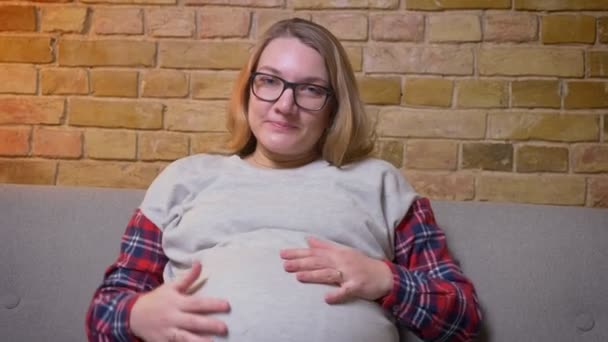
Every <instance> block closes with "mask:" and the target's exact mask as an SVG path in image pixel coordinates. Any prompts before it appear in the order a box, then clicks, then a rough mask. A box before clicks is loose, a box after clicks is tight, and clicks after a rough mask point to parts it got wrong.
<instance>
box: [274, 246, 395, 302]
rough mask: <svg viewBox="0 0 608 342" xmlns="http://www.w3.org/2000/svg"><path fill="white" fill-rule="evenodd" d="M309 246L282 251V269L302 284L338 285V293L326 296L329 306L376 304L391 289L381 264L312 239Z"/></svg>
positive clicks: (387, 270)
mask: <svg viewBox="0 0 608 342" xmlns="http://www.w3.org/2000/svg"><path fill="white" fill-rule="evenodd" d="M308 246H309V248H290V249H284V250H282V251H281V258H283V260H285V261H284V263H283V267H284V268H285V271H287V272H290V273H295V274H296V278H297V279H298V280H299V281H301V282H303V283H317V284H331V285H338V286H339V288H338V289H337V290H335V291H331V292H329V293H327V294H326V295H325V301H326V302H327V303H328V304H336V303H342V302H344V301H346V300H348V299H350V298H353V297H357V298H363V299H367V300H376V299H378V298H380V297H383V296H385V295H387V294H388V293H389V292H390V291H391V289H392V288H393V274H392V272H391V270H390V268H389V267H388V266H387V265H386V264H385V263H384V262H383V261H381V260H378V259H373V258H370V257H368V256H367V255H365V254H363V253H361V252H360V251H358V250H356V249H354V248H350V247H346V246H342V245H337V244H334V243H332V242H329V241H324V240H319V239H315V238H308Z"/></svg>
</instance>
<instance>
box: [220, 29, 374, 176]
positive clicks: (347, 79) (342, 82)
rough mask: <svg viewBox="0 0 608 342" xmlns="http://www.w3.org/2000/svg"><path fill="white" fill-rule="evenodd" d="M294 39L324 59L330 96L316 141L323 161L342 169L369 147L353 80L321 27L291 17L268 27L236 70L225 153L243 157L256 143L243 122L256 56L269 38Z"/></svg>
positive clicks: (340, 53) (370, 142)
mask: <svg viewBox="0 0 608 342" xmlns="http://www.w3.org/2000/svg"><path fill="white" fill-rule="evenodd" d="M280 37H294V38H297V39H299V40H300V41H301V42H302V43H303V44H306V45H308V46H310V47H311V48H313V49H315V50H316V51H318V52H319V54H320V55H321V56H322V57H323V59H324V60H325V65H326V68H327V72H328V75H329V82H330V85H331V88H332V89H333V92H334V96H333V99H332V100H331V101H329V102H328V104H327V105H328V106H330V123H329V127H328V128H327V130H326V132H325V133H324V135H323V136H322V137H321V139H320V141H319V148H320V152H321V156H322V158H323V159H325V160H326V161H328V162H329V163H331V164H333V165H335V166H342V165H345V164H348V163H350V162H354V161H357V160H360V159H363V158H365V157H366V156H368V155H369V154H370V153H371V151H372V150H373V147H374V138H375V136H374V135H373V132H372V130H371V128H370V124H369V120H368V118H367V115H366V114H365V109H364V107H363V104H362V102H361V99H360V97H359V91H358V89H357V83H356V79H355V76H354V73H353V70H352V68H351V65H350V62H349V60H348V57H347V55H346V51H345V50H344V48H343V47H342V45H341V44H340V42H339V41H338V39H337V38H336V37H335V36H334V35H333V34H332V33H331V32H329V31H328V30H327V29H326V28H324V27H322V26H320V25H318V24H315V23H313V22H310V21H307V20H303V19H299V18H294V19H287V20H282V21H279V22H277V23H275V24H274V25H272V26H271V27H270V28H269V29H268V30H267V31H266V32H265V33H264V35H263V36H262V38H261V39H260V41H259V42H258V43H257V44H256V46H255V47H254V49H253V52H252V54H251V57H250V58H249V61H248V63H247V64H246V65H245V66H244V67H243V68H242V69H241V72H240V74H239V76H238V78H237V81H236V84H235V86H234V89H233V92H232V96H231V99H230V104H229V108H228V122H227V126H228V131H229V133H230V139H229V141H228V143H227V149H226V150H225V151H224V152H225V153H230V154H238V155H240V156H247V155H249V154H251V153H253V151H254V150H255V146H256V143H257V142H256V138H255V136H254V135H253V133H252V132H251V129H250V127H249V124H248V122H247V110H248V108H247V107H248V103H249V97H250V90H249V85H250V84H249V79H250V75H251V73H252V72H254V71H255V69H256V68H257V64H258V61H259V59H260V55H261V54H262V52H263V51H264V48H266V46H267V45H268V43H270V42H271V41H272V40H273V39H276V38H280Z"/></svg>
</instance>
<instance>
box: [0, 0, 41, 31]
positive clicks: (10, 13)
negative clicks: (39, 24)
mask: <svg viewBox="0 0 608 342" xmlns="http://www.w3.org/2000/svg"><path fill="white" fill-rule="evenodd" d="M35 30H36V8H35V7H33V6H12V5H8V6H0V31H35Z"/></svg>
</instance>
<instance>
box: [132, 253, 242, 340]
mask: <svg viewBox="0 0 608 342" xmlns="http://www.w3.org/2000/svg"><path fill="white" fill-rule="evenodd" d="M201 269H202V266H201V264H200V263H198V262H195V263H194V264H193V265H192V268H191V269H190V270H189V271H188V272H187V273H186V274H185V276H184V277H183V278H181V279H178V280H176V281H173V282H169V283H165V284H163V285H161V286H159V287H158V288H156V289H154V290H152V291H150V292H148V293H145V294H143V295H141V296H140V297H139V298H138V299H137V300H136V301H135V304H134V305H133V308H132V309H131V316H130V321H129V324H130V327H131V331H133V333H134V334H135V335H136V336H138V337H140V338H141V339H143V340H144V341H147V342H156V341H163V342H164V341H173V342H176V341H211V336H218V335H219V336H222V335H226V334H227V333H228V328H227V327H226V324H225V323H224V322H222V321H220V320H218V319H216V318H212V317H209V316H208V314H211V313H220V312H228V311H230V304H228V302H227V301H225V300H221V299H216V298H208V297H199V296H192V295H189V294H188V289H189V288H190V286H192V284H194V282H195V281H196V279H197V278H198V277H199V275H200V273H201Z"/></svg>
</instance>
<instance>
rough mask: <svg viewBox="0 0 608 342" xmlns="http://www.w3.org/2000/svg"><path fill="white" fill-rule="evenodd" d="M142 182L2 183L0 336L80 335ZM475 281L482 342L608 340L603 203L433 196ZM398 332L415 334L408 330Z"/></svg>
mask: <svg viewBox="0 0 608 342" xmlns="http://www.w3.org/2000/svg"><path fill="white" fill-rule="evenodd" d="M142 196H143V191H140V190H124V189H123V190H118V189H98V188H65V187H44V186H18V185H0V231H1V232H2V235H1V237H0V260H2V262H0V274H1V275H2V276H0V300H1V302H0V304H1V306H0V336H2V340H3V341H38V340H46V341H58V342H59V341H62V342H64V341H83V340H85V339H86V338H85V335H84V315H85V311H86V308H87V305H88V302H89V300H90V298H91V296H92V294H93V292H94V290H95V288H96V287H97V286H98V284H99V283H100V281H101V277H102V274H103V271H104V270H105V268H106V267H107V266H108V265H109V264H110V263H111V262H112V261H113V260H114V259H115V258H116V256H117V253H118V247H119V242H120V236H121V235H122V233H123V231H124V228H125V225H126V223H127V221H128V219H129V217H130V215H131V214H132V212H133V210H134V209H135V208H136V207H137V205H138V204H139V202H140V201H141V199H142ZM433 206H434V208H435V213H436V216H437V219H438V222H439V224H440V225H441V226H442V227H443V228H444V230H445V231H446V234H447V236H448V242H449V245H450V247H451V250H452V251H453V254H454V256H455V257H456V258H457V259H458V260H459V261H460V262H461V264H462V267H463V269H464V271H465V273H466V274H467V275H468V276H469V277H470V278H471V279H472V280H473V282H474V283H475V285H476V288H477V291H478V295H479V299H480V301H481V304H482V307H483V311H484V316H485V324H484V329H483V336H482V338H481V339H480V340H482V341H496V342H511V341H552V342H561V341H564V342H566V341H567V342H571V341H589V342H591V341H598V342H599V341H602V342H604V341H608V295H606V289H607V288H608V285H607V284H608V210H604V209H590V208H573V207H555V206H540V205H520V204H498V203H478V202H440V201H435V202H433ZM404 339H405V340H408V341H414V340H416V339H415V338H413V337H412V336H411V335H408V336H406V337H404Z"/></svg>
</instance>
